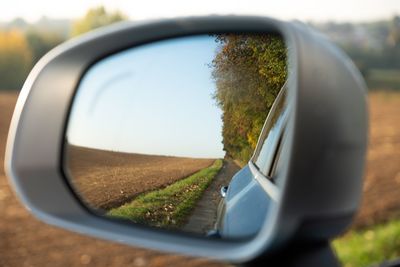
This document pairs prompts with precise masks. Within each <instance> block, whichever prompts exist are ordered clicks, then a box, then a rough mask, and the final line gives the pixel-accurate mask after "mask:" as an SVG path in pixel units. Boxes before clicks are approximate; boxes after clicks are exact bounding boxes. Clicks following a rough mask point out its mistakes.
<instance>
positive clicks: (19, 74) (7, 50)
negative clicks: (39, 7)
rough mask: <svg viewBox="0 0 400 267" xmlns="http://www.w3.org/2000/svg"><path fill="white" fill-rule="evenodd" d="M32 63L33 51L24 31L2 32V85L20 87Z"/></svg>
mask: <svg viewBox="0 0 400 267" xmlns="http://www.w3.org/2000/svg"><path fill="white" fill-rule="evenodd" d="M31 65H32V53H31V51H30V49H29V44H28V42H27V41H26V39H25V36H24V35H23V33H22V32H20V31H17V30H9V31H6V32H0V86H1V88H4V89H14V88H20V87H21V86H22V83H23V82H24V80H25V77H26V75H27V74H28V72H29V70H30V67H31Z"/></svg>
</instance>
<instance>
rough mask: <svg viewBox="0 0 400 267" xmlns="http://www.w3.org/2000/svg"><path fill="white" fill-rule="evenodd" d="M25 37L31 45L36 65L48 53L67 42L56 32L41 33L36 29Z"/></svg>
mask: <svg viewBox="0 0 400 267" xmlns="http://www.w3.org/2000/svg"><path fill="white" fill-rule="evenodd" d="M25 37H26V40H27V42H28V44H29V48H30V50H31V53H32V62H33V63H34V64H35V63H36V62H37V61H38V60H39V59H40V58H41V57H43V56H44V55H45V54H46V53H47V52H48V51H50V50H51V49H53V48H54V47H56V46H57V45H59V44H60V43H62V42H64V41H65V38H64V37H63V36H62V35H60V34H58V33H56V32H50V31H41V30H38V29H35V28H30V29H28V30H27V31H26V33H25ZM34 64H33V65H34Z"/></svg>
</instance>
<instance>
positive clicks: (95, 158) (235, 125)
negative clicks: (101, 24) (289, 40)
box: [64, 34, 288, 238]
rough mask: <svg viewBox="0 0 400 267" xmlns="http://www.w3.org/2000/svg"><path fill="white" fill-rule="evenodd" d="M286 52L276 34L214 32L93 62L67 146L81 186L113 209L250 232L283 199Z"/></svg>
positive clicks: (208, 230)
mask: <svg viewBox="0 0 400 267" xmlns="http://www.w3.org/2000/svg"><path fill="white" fill-rule="evenodd" d="M286 60H287V51H286V47H285V44H284V42H283V39H282V37H280V36H278V35H276V34H211V35H198V36H187V37H181V38H174V39H167V40H163V41H158V42H154V43H150V44H145V45H142V46H138V47H134V48H131V49H128V50H125V51H123V52H120V53H117V54H114V55H111V56H109V57H107V58H105V59H103V60H101V61H99V62H98V63H96V64H94V65H93V66H92V67H91V68H90V69H89V70H88V72H87V73H86V74H85V76H84V77H83V79H82V81H81V83H80V85H79V88H78V90H77V93H76V96H75V99H74V102H73V104H72V109H71V114H70V118H69V122H68V125H67V132H66V142H65V146H64V153H65V156H64V158H65V162H64V172H65V174H66V176H67V178H68V181H69V183H70V184H71V186H72V188H73V189H74V190H75V193H76V195H77V196H78V198H79V199H80V201H81V202H82V203H83V204H84V205H86V206H87V207H88V208H89V209H90V210H92V211H93V212H95V213H96V214H99V215H101V216H106V217H108V218H117V219H123V220H128V221H130V222H134V223H137V224H142V225H146V226H152V227H158V228H164V229H171V230H178V231H185V232H191V233H197V234H201V235H207V236H210V237H215V238H221V237H222V238H243V237H249V236H252V235H254V234H256V233H257V231H258V230H259V229H260V227H261V226H262V223H263V222H264V220H265V218H266V216H268V212H269V210H271V206H272V205H274V204H276V201H278V197H277V196H278V195H279V189H278V187H277V186H276V185H275V184H274V180H273V178H274V172H275V171H274V170H275V169H276V166H279V164H277V162H278V161H279V151H280V147H281V146H282V143H283V141H282V136H283V130H284V126H285V121H286V117H287V115H285V114H287V113H288V112H287V108H286V107H285V95H286V90H285V87H284V84H285V81H286V76H287V62H286ZM282 88H284V89H282ZM268 114H269V115H268ZM267 115H268V118H267ZM260 134H261V138H259V136H260ZM258 140H259V141H258ZM254 151H256V152H255V154H254V156H253V159H252V160H251V161H250V159H251V157H252V155H253V153H254ZM260 175H261V176H260ZM256 176H258V179H256ZM259 177H263V178H262V179H260V178H259Z"/></svg>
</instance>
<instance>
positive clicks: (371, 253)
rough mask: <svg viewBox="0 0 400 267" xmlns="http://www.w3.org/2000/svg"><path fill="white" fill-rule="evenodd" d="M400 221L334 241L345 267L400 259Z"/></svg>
mask: <svg viewBox="0 0 400 267" xmlns="http://www.w3.org/2000/svg"><path fill="white" fill-rule="evenodd" d="M399 236H400V221H399V220H394V221H391V222H388V223H385V224H381V225H374V226H372V227H370V228H367V229H364V230H358V231H351V232H349V233H347V234H346V235H345V236H343V237H341V238H339V239H336V240H335V241H333V247H334V249H335V251H336V253H337V255H338V257H339V259H340V261H341V262H342V264H343V266H344V267H365V266H371V265H372V264H378V263H382V262H384V261H388V260H391V259H395V258H398V257H400V238H399Z"/></svg>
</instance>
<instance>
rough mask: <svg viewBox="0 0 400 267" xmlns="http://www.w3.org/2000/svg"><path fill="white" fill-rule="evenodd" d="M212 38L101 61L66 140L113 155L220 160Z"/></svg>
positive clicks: (87, 80)
mask: <svg viewBox="0 0 400 267" xmlns="http://www.w3.org/2000/svg"><path fill="white" fill-rule="evenodd" d="M216 48H217V43H216V42H215V38H213V37H210V36H206V35H203V36H194V37H185V38H180V39H171V40H166V41H161V42H157V43H154V44H150V45H144V46H142V47H136V48H132V49H129V50H126V51H124V52H121V53H118V54H116V55H113V56H111V57H109V58H107V59H105V60H102V61H100V62H99V63H97V64H96V65H95V66H93V67H92V68H91V69H90V70H89V72H88V73H87V74H86V76H85V77H84V79H83V80H82V83H81V85H80V87H79V89H78V93H77V96H76V98H75V102H74V103H73V109H72V114H71V117H70V123H69V125H68V129H67V136H68V140H69V141H70V142H71V143H72V144H75V145H80V146H87V147H95V148H101V149H107V150H113V151H125V152H134V153H144V154H156V155H173V156H186V157H205V158H208V157H212V158H217V157H223V156H224V152H223V150H222V143H221V141H222V136H221V130H222V121H221V115H222V113H221V110H220V109H219V108H218V107H217V106H216V104H215V101H214V100H213V99H212V93H213V92H214V90H215V84H214V82H213V81H212V79H211V68H210V67H209V66H207V64H209V63H210V62H211V61H212V59H213V57H214V55H215V52H216Z"/></svg>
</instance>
